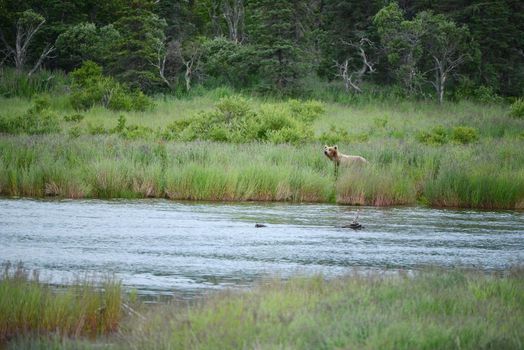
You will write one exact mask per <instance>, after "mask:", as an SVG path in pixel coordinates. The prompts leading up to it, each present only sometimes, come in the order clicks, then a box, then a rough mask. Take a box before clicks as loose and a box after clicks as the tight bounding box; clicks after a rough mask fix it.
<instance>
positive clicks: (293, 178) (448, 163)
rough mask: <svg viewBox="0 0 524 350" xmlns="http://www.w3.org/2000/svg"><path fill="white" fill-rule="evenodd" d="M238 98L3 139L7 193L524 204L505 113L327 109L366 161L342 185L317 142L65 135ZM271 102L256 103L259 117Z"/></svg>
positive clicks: (514, 133) (10, 108)
mask: <svg viewBox="0 0 524 350" xmlns="http://www.w3.org/2000/svg"><path fill="white" fill-rule="evenodd" d="M231 94H232V91H230V90H228V89H215V90H211V91H204V92H202V93H201V94H197V95H195V96H189V97H186V98H184V99H176V98H174V97H159V98H156V99H155V103H156V107H155V108H154V109H153V110H152V111H146V112H118V113H116V112H112V111H108V110H105V109H103V108H93V109H91V110H89V111H86V112H82V113H83V114H84V115H85V118H84V119H83V120H82V121H80V122H78V123H76V124H74V123H70V122H65V121H63V122H62V129H63V130H64V134H57V135H49V136H24V135H18V136H7V135H0V151H1V152H0V165H1V166H0V194H2V195H7V196H31V197H41V196H59V197H67V198H114V197H122V198H144V197H167V198H171V199H192V200H225V201H234V200H235V201H236V200H260V201H296V202H299V201H310V202H339V203H344V204H366V205H403V204H415V203H424V204H429V205H431V206H453V207H474V208H500V209H502V208H504V209H523V208H524V193H523V190H522V188H523V187H524V179H523V175H522V173H523V169H524V152H522V151H521V150H522V149H524V139H523V138H522V137H520V136H519V135H521V134H522V132H523V131H522V130H524V120H523V119H516V118H509V117H508V116H507V109H508V108H507V106H504V105H497V104H493V105H477V104H474V103H472V102H468V101H464V102H458V103H447V104H445V105H443V106H441V105H437V104H435V103H433V102H429V101H415V102H414V101H406V100H398V101H393V102H395V103H392V100H391V99H382V100H377V101H374V102H373V103H371V102H370V103H360V102H359V103H357V104H349V105H348V104H337V103H330V104H326V113H325V114H324V115H323V116H322V117H321V118H319V119H318V120H316V121H315V124H314V129H315V132H316V136H320V135H321V134H322V133H323V132H325V131H327V130H329V129H330V127H331V125H335V126H336V127H337V128H338V129H337V130H342V131H344V132H347V134H348V135H349V138H348V139H346V140H344V141H341V142H338V145H339V148H340V150H341V151H342V152H344V153H347V154H358V155H362V156H364V157H365V158H366V159H368V160H369V161H370V166H369V167H367V168H365V169H361V170H355V169H349V170H344V171H341V173H340V174H339V177H338V178H335V176H334V171H333V170H334V169H333V165H332V164H331V163H330V162H329V161H328V160H327V158H325V157H324V156H323V155H322V153H321V150H322V144H320V143H317V141H314V140H312V141H311V143H307V144H300V145H286V144H280V145H273V144H266V143H256V142H254V143H248V144H225V143H213V142H199V141H195V142H188V143H185V142H165V141H161V140H157V139H155V136H153V134H155V133H153V134H149V137H148V138H147V139H140V138H139V139H136V140H129V139H125V138H124V137H119V136H118V135H117V134H111V135H86V134H85V133H82V132H80V133H79V135H76V136H78V137H72V136H68V134H69V135H71V134H70V133H69V130H70V129H71V128H79V129H78V130H84V129H85V127H86V125H95V126H96V125H100V126H101V130H102V131H103V130H105V131H107V130H110V129H114V128H115V127H116V126H117V124H118V118H119V116H120V115H124V116H125V118H126V120H127V122H128V124H130V125H139V126H143V127H147V128H150V129H151V130H160V129H162V128H164V127H165V126H166V125H167V124H169V123H171V122H173V121H174V120H177V119H184V118H187V117H189V116H191V115H193V114H194V113H196V112H197V111H201V110H210V109H212V108H213V105H214V104H215V103H216V102H217V101H218V99H219V98H220V97H223V96H229V95H231ZM66 102H67V95H60V94H59V95H57V96H56V98H55V97H53V99H51V106H52V108H53V109H54V110H55V111H56V112H57V113H59V114H71V113H75V111H73V110H72V109H71V107H70V106H69V107H68V106H67V103H66ZM263 102H265V100H263V99H261V98H255V97H252V98H251V99H249V103H250V104H252V105H253V108H255V109H257V108H259V107H260V106H261V105H262V103H263ZM0 103H1V104H2V107H3V108H2V111H1V112H0V113H1V114H6V115H9V114H19V113H22V112H23V111H24V110H26V109H27V108H28V106H30V104H31V101H30V100H29V99H24V98H1V97H0ZM439 125H442V127H443V128H444V129H445V130H448V131H449V130H452V128H454V127H456V126H458V125H464V126H468V127H473V128H474V129H475V130H476V132H477V133H478V135H479V139H478V140H477V141H474V142H473V143H471V144H467V145H462V144H457V143H453V142H452V141H450V140H448V142H447V143H446V144H443V145H425V144H422V143H420V142H419V141H417V135H418V134H419V133H420V132H421V131H426V130H431V128H433V127H435V126H439ZM93 129H96V128H93ZM155 135H156V134H155ZM144 137H145V136H144Z"/></svg>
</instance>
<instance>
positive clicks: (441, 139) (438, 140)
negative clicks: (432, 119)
mask: <svg viewBox="0 0 524 350" xmlns="http://www.w3.org/2000/svg"><path fill="white" fill-rule="evenodd" d="M416 138H417V140H418V141H419V142H421V143H424V144H427V145H443V144H445V143H447V142H448V133H447V130H446V129H445V128H444V127H443V126H441V125H439V126H435V127H434V128H433V129H431V131H421V132H419V134H418V135H417V137H416Z"/></svg>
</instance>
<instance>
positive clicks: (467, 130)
mask: <svg viewBox="0 0 524 350" xmlns="http://www.w3.org/2000/svg"><path fill="white" fill-rule="evenodd" d="M478 138H479V135H478V132H477V129H474V128H471V127H468V126H456V127H454V128H453V131H452V133H451V140H452V141H454V142H457V143H462V144H468V143H471V142H474V141H477V140H478Z"/></svg>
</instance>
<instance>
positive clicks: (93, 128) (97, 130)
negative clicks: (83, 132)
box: [87, 123, 108, 135]
mask: <svg viewBox="0 0 524 350" xmlns="http://www.w3.org/2000/svg"><path fill="white" fill-rule="evenodd" d="M87 132H88V133H89V134H90V135H103V134H107V133H108V132H107V130H106V129H105V128H104V126H103V125H102V123H96V124H91V123H87Z"/></svg>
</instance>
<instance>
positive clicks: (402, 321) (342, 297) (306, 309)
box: [122, 269, 524, 349]
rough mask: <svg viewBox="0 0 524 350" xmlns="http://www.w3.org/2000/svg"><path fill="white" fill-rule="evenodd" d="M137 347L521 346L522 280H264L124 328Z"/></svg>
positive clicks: (450, 276) (447, 275) (459, 276)
mask: <svg viewBox="0 0 524 350" xmlns="http://www.w3.org/2000/svg"><path fill="white" fill-rule="evenodd" d="M123 333H124V334H125V337H124V343H123V344H122V345H123V347H130V348H134V349H146V348H155V349H246V348H257V349H341V348H344V349H450V348H459V349H488V348H498V349H502V348H503V349H520V348H522V344H523V342H524V274H523V271H522V269H520V270H519V269H515V270H513V271H511V272H509V273H507V274H505V275H504V276H496V275H484V274H481V273H476V272H471V271H470V272H467V271H460V270H452V271H448V272H445V271H440V270H433V271H432V270H429V271H423V272H420V273H417V275H416V276H415V277H408V276H407V275H406V274H403V273H401V274H399V275H394V276H392V275H389V276H387V275H381V274H378V273H371V274H368V275H359V274H354V275H351V276H348V277H345V278H339V279H335V280H329V281H327V280H325V279H323V278H322V277H321V276H316V277H296V278H293V279H291V280H290V281H287V282H282V281H280V280H278V279H274V280H269V281H265V282H264V283H261V284H260V285H259V286H258V287H257V288H254V289H253V290H251V291H249V292H226V293H222V294H219V295H214V296H210V297H206V298H204V299H203V300H202V301H200V302H198V303H197V304H196V305H194V306H189V307H188V306H185V305H181V304H177V303H175V304H172V305H167V306H166V305H162V306H161V307H157V308H154V309H153V310H150V311H149V312H148V313H146V315H145V319H138V318H136V319H134V320H132V321H131V322H130V323H129V324H127V325H126V326H124V329H123Z"/></svg>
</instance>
